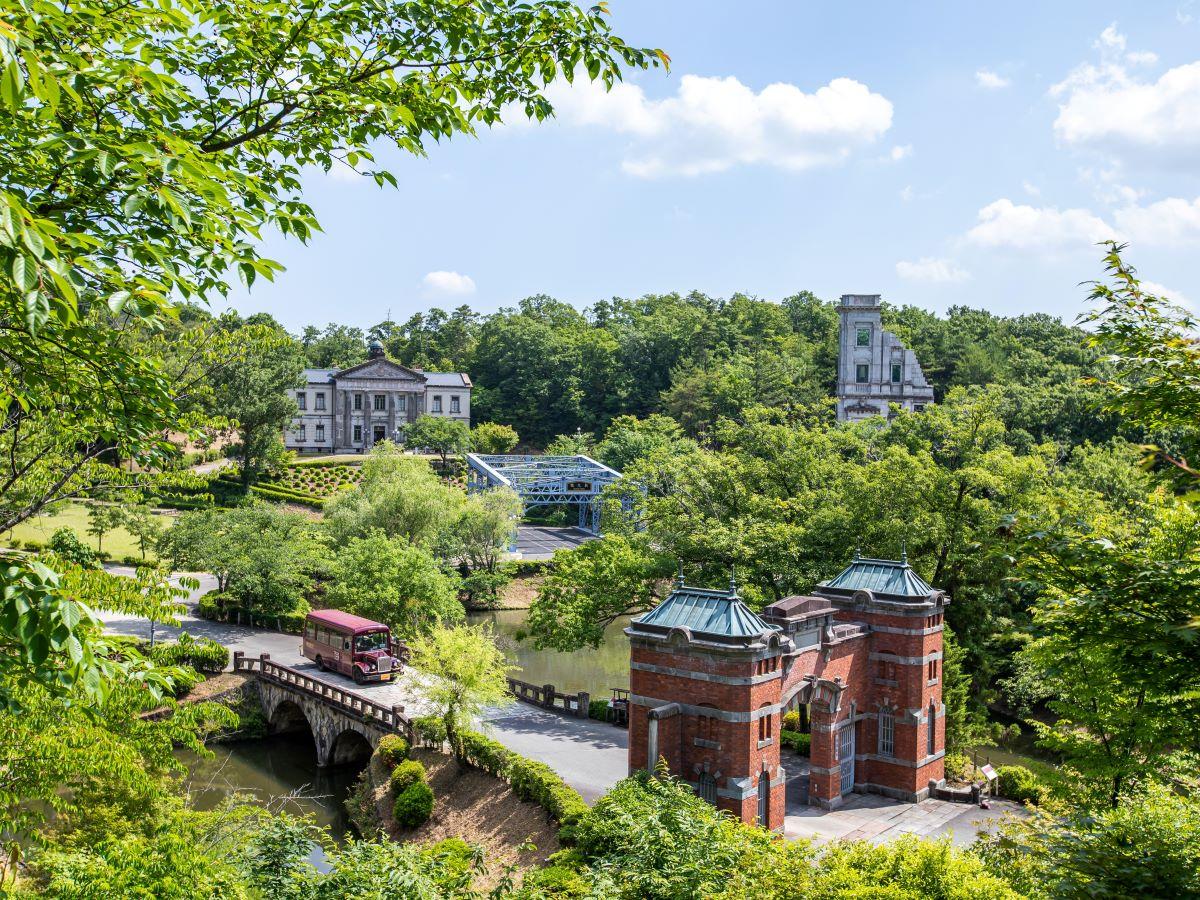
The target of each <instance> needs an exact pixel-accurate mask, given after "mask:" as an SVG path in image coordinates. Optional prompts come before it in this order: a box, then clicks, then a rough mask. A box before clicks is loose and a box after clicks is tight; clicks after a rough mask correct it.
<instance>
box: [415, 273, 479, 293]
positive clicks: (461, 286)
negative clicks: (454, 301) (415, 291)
mask: <svg viewBox="0 0 1200 900" xmlns="http://www.w3.org/2000/svg"><path fill="white" fill-rule="evenodd" d="M421 284H423V285H425V290H426V291H428V292H429V293H431V294H442V295H446V296H457V297H461V296H465V295H466V294H473V293H475V281H474V280H473V279H472V278H471V276H469V275H460V274H459V273H458V272H443V271H437V272H429V273H428V274H426V276H425V277H424V278H422V279H421Z"/></svg>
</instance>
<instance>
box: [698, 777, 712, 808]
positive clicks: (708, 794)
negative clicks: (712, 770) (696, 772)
mask: <svg viewBox="0 0 1200 900" xmlns="http://www.w3.org/2000/svg"><path fill="white" fill-rule="evenodd" d="M696 793H697V794H699V795H700V799H701V800H706V801H708V802H709V803H712V804H713V805H716V802H717V779H715V778H713V777H712V775H710V774H709V773H708V772H701V773H700V780H699V781H698V782H697V784H696Z"/></svg>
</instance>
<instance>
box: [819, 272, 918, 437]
mask: <svg viewBox="0 0 1200 900" xmlns="http://www.w3.org/2000/svg"><path fill="white" fill-rule="evenodd" d="M838 313H839V315H840V316H841V341H840V351H839V355H838V386H837V416H838V421H839V422H845V421H857V420H858V419H867V418H870V417H871V416H886V415H887V414H888V404H889V403H895V404H896V405H897V406H900V407H901V408H903V409H907V410H915V411H917V412H920V411H921V410H922V409H924V408H925V405H926V404H928V403H932V402H933V388H932V387H931V386H930V384H929V382H927V381H926V380H925V373H924V372H922V371H921V364H920V363H919V362H917V355H916V354H915V353H913V352H912V351H911V350H909V349H907V348H906V347H905V346H904V345H903V344H902V343H900V339H899V338H897V337H896V336H895V335H894V334H892V333H891V332H890V331H884V330H883V325H882V322H881V321H880V298H879V295H878V294H843V295H842V302H841V305H840V306H839V307H838Z"/></svg>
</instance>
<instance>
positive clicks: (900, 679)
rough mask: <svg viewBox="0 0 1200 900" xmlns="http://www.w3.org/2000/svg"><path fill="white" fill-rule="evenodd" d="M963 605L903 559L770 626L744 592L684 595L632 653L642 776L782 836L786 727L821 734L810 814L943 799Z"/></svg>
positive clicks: (636, 641)
mask: <svg viewBox="0 0 1200 900" xmlns="http://www.w3.org/2000/svg"><path fill="white" fill-rule="evenodd" d="M948 602H949V598H947V597H946V595H945V594H944V593H943V592H942V591H938V590H936V589H934V588H932V587H930V586H929V585H928V584H927V583H926V582H925V581H924V580H922V579H921V577H920V576H919V575H918V574H917V573H916V572H915V571H913V569H912V567H911V566H909V565H908V561H907V560H906V559H904V558H902V559H900V560H899V561H892V560H878V559H864V558H860V557H858V556H856V557H855V558H854V560H853V562H851V564H850V565H849V566H848V567H847V568H846V569H845V570H844V571H843V572H842V573H841V574H839V575H838V576H837V577H836V578H833V579H830V580H829V581H826V582H822V583H821V584H820V585H818V586H817V587H816V588H815V589H814V590H813V593H812V595H811V596H804V597H799V596H797V597H787V598H785V599H783V600H781V601H779V602H777V603H774V604H772V605H770V606H768V607H767V608H766V609H765V610H764V611H763V614H762V615H761V616H758V615H755V614H754V613H753V612H751V611H750V610H749V609H748V608H747V607H746V606H745V605H744V604H743V603H742V601H741V600H740V599H739V598H738V596H737V592H736V590H734V589H732V588H731V590H729V591H713V590H706V589H702V588H694V587H689V586H687V585H684V584H683V583H682V581H680V582H678V583H677V584H676V587H675V590H674V591H672V593H671V595H670V596H669V597H668V598H667V599H666V600H664V601H663V602H662V603H661V604H660V605H659V606H657V607H656V608H655V609H653V610H651V611H650V612H649V613H646V614H645V615H644V616H641V617H639V618H638V619H635V620H634V621H633V622H632V623H631V624H630V626H629V628H628V629H626V632H625V633H626V634H627V635H629V638H630V673H629V674H630V715H629V729H630V730H629V767H630V771H635V770H637V769H645V768H651V767H653V765H654V761H655V760H657V759H658V758H660V757H661V758H662V759H663V760H665V761H666V763H667V766H668V768H669V769H670V771H671V773H672V774H674V775H676V776H677V777H680V778H683V779H684V780H686V781H688V782H690V783H691V784H692V785H693V786H694V787H695V788H696V790H697V792H698V793H699V794H700V795H701V796H703V797H706V798H707V799H709V800H711V801H712V802H714V803H716V805H717V806H719V807H721V808H722V809H727V810H729V811H730V812H732V813H733V814H734V815H736V816H738V817H739V818H741V819H742V821H745V822H758V823H760V824H762V825H764V826H765V827H768V828H772V829H778V828H780V827H781V826H782V823H783V814H784V812H783V811H784V790H785V782H786V780H787V779H786V776H785V773H784V771H783V769H782V768H781V767H780V762H779V760H780V757H779V725H780V720H781V717H782V714H783V713H784V712H786V711H787V710H789V709H798V710H801V711H802V713H803V715H802V721H803V722H806V723H807V725H806V727H807V728H808V729H810V730H811V734H812V747H811V756H810V759H809V774H808V801H809V803H811V804H814V805H818V806H823V807H826V808H833V807H836V806H838V805H839V804H841V803H842V802H843V799H844V798H845V796H846V795H847V794H849V793H851V792H854V791H857V792H867V793H879V794H886V795H887V796H891V797H895V798H897V799H902V800H910V801H917V800H923V799H925V798H926V797H928V796H929V794H930V791H931V789H932V788H933V787H936V786H938V785H940V784H942V783H943V781H944V773H943V756H944V753H945V750H944V748H945V735H946V731H945V706H944V705H943V703H942V616H943V613H944V609H945V605H946V604H947V603H948Z"/></svg>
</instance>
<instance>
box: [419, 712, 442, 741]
mask: <svg viewBox="0 0 1200 900" xmlns="http://www.w3.org/2000/svg"><path fill="white" fill-rule="evenodd" d="M412 724H413V731H415V732H416V733H417V737H419V738H420V739H421V743H422V744H425V745H426V746H429V747H440V746H442V744H444V743H446V723H445V722H443V721H442V719H441V717H440V716H418V717H417V718H415V719H413V720H412Z"/></svg>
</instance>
